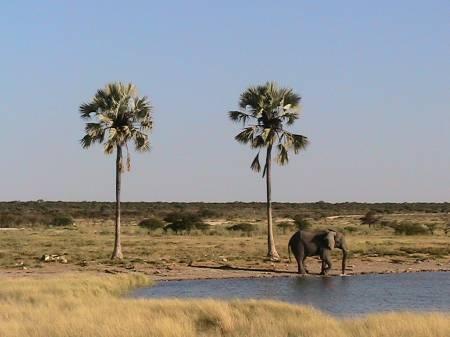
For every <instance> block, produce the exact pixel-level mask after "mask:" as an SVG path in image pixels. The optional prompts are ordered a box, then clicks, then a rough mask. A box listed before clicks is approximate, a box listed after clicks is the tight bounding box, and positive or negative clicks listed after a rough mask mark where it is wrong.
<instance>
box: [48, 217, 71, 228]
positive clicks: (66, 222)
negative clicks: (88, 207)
mask: <svg viewBox="0 0 450 337" xmlns="http://www.w3.org/2000/svg"><path fill="white" fill-rule="evenodd" d="M50 224H51V225H52V226H58V227H64V226H72V225H73V218H72V217H71V216H70V215H65V214H60V215H56V216H55V217H53V219H52V221H51V223H50Z"/></svg>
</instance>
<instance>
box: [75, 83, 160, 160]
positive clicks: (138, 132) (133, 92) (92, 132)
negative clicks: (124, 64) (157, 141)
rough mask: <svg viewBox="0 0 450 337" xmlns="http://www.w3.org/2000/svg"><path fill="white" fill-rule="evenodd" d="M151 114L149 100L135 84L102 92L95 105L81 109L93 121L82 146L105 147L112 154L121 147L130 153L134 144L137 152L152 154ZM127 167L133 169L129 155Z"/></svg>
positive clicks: (87, 124) (84, 106) (95, 99)
mask: <svg viewBox="0 0 450 337" xmlns="http://www.w3.org/2000/svg"><path fill="white" fill-rule="evenodd" d="M151 111H152V107H151V105H150V103H149V101H148V99H147V97H145V96H144V97H138V94H137V89H136V87H135V86H134V85H133V84H131V83H129V84H123V83H120V82H115V83H110V84H108V85H107V86H106V87H105V88H104V89H100V90H98V91H97V93H96V94H95V96H94V98H93V99H92V101H91V102H89V103H84V104H82V105H81V106H80V114H81V117H82V118H83V119H86V120H89V121H90V122H87V123H86V127H85V131H86V135H85V136H84V137H83V138H82V139H81V145H82V146H83V148H88V147H90V146H91V145H92V144H94V143H103V146H104V151H105V153H107V154H111V153H112V152H113V151H114V149H115V148H116V147H118V146H119V147H122V146H125V147H126V148H127V152H128V147H127V143H128V141H133V142H134V145H135V149H136V150H137V151H140V152H144V151H148V150H149V149H150V142H149V138H148V134H147V133H146V132H148V131H150V129H151V128H152V124H153V123H152V119H151V115H150V114H151ZM127 164H128V168H129V164H130V161H129V154H128V160H127Z"/></svg>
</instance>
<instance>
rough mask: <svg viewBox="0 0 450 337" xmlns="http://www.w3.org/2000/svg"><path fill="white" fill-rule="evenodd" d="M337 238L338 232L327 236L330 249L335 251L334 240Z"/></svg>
mask: <svg viewBox="0 0 450 337" xmlns="http://www.w3.org/2000/svg"><path fill="white" fill-rule="evenodd" d="M335 236H336V232H334V231H329V232H328V234H327V236H326V240H327V243H328V248H329V249H334V244H335V240H334V238H335Z"/></svg>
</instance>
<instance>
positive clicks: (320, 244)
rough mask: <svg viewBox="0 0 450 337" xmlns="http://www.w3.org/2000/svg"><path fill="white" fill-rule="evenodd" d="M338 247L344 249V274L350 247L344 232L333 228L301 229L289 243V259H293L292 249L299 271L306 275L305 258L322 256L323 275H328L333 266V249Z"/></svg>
mask: <svg viewBox="0 0 450 337" xmlns="http://www.w3.org/2000/svg"><path fill="white" fill-rule="evenodd" d="M334 247H337V248H339V249H341V250H342V274H343V275H344V274H345V264H346V260H347V254H348V247H347V242H346V240H345V236H344V234H343V233H340V232H336V231H334V230H332V229H328V230H323V231H314V232H310V231H304V230H299V231H297V232H296V233H294V235H292V237H291V239H290V240H289V243H288V253H289V261H291V251H292V253H293V254H294V256H295V259H296V260H297V265H298V273H299V274H302V275H305V274H306V273H308V271H307V270H306V268H305V259H306V257H308V256H320V258H321V260H322V268H321V272H320V274H321V275H326V274H327V273H328V272H329V271H330V269H331V267H332V263H331V250H332V249H334Z"/></svg>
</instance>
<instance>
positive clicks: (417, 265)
mask: <svg viewBox="0 0 450 337" xmlns="http://www.w3.org/2000/svg"><path fill="white" fill-rule="evenodd" d="M307 268H308V269H309V272H310V274H309V275H308V276H307V277H320V275H319V272H320V262H319V260H318V259H317V258H310V259H308V260H307ZM339 268H340V263H339V262H338V261H335V263H334V266H333V269H332V271H331V272H330V273H329V275H330V276H336V275H340V269H339ZM438 271H450V259H445V260H439V261H436V260H426V261H411V260H404V261H399V260H394V261H393V260H390V259H386V258H384V257H364V258H360V259H352V260H351V261H350V262H349V263H348V266H347V271H346V275H348V276H351V275H364V274H390V273H410V272H438ZM65 273H87V274H121V273H142V274H145V275H148V276H149V277H150V278H152V279H153V280H155V281H169V280H194V279H221V278H244V277H245V278H249V277H250V278H252V277H277V276H297V275H298V274H297V272H296V263H295V262H291V263H287V261H283V262H277V263H271V262H264V263H262V262H260V263H257V264H256V265H250V264H248V265H232V264H227V263H225V262H224V263H222V264H218V263H212V262H210V263H206V262H205V263H200V262H199V263H192V264H191V265H186V264H167V265H166V266H164V267H160V268H148V267H146V266H141V265H131V264H129V265H126V266H120V265H118V266H113V267H110V266H105V267H101V266H95V267H86V268H82V267H78V266H74V265H62V264H58V263H51V264H48V265H46V266H45V267H44V268H32V269H28V268H26V269H20V268H18V269H1V270H0V277H27V276H43V277H44V276H58V275H59V274H65Z"/></svg>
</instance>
